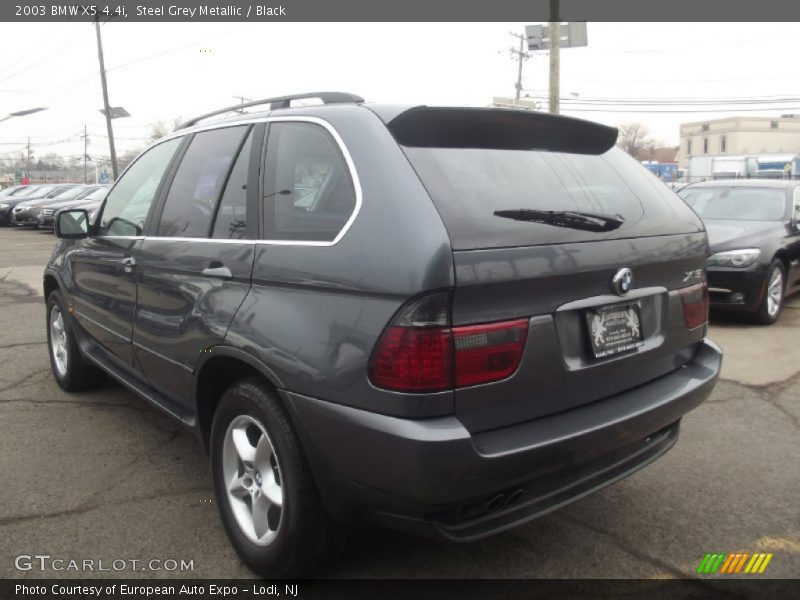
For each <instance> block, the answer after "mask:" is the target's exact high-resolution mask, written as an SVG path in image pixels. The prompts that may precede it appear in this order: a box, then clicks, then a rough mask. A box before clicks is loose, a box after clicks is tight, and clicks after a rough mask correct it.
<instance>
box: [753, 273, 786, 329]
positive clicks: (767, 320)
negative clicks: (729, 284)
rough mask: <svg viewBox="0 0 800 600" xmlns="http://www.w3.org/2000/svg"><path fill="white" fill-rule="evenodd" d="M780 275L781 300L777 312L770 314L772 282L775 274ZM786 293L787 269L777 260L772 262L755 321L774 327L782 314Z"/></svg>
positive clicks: (754, 317) (754, 315) (754, 316)
mask: <svg viewBox="0 0 800 600" xmlns="http://www.w3.org/2000/svg"><path fill="white" fill-rule="evenodd" d="M776 272H777V273H779V274H780V278H781V286H780V287H781V290H780V298H779V299H778V307H777V310H773V311H772V313H771V314H770V290H769V288H770V282H771V281H772V278H773V276H774V274H775V273H776ZM785 292H786V268H785V267H784V266H783V263H782V262H781V261H780V260H778V259H775V260H773V261H772V264H771V265H770V266H769V270H768V271H767V276H766V279H765V280H764V293H763V295H762V298H761V304H759V305H758V309H756V312H755V313H754V314H753V320H754V321H755V322H756V323H760V324H762V325H772V324H773V323H774V322H775V321H777V320H778V317H779V316H780V314H781V310H782V309H783V295H784V293H785Z"/></svg>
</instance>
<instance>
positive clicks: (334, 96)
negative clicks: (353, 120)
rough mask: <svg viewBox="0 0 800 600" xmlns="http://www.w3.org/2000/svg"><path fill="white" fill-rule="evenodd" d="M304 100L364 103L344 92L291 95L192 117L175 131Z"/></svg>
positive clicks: (287, 105)
mask: <svg viewBox="0 0 800 600" xmlns="http://www.w3.org/2000/svg"><path fill="white" fill-rule="evenodd" d="M306 98H318V99H320V100H322V103H323V104H337V103H353V104H358V103H361V102H364V99H363V98H362V97H361V96H356V95H355V94H348V93H346V92H309V93H308V94H292V95H290V96H276V97H275V98H264V99H263V100H253V101H252V102H245V103H244V104H235V105H233V106H228V107H227V108H221V109H219V110H215V111H213V112H210V113H206V114H204V115H200V116H199V117H194V118H192V119H189V120H188V121H184V122H183V123H181V124H180V125H178V126H177V127H176V128H175V129H185V128H186V127H191V126H192V125H196V124H197V123H199V122H200V121H205V120H206V119H208V118H209V117H213V116H216V115H221V114H224V113H227V112H233V111H237V110H241V109H243V108H249V107H251V106H260V105H262V104H269V108H270V110H274V109H276V108H289V106H291V102H292V100H304V99H306Z"/></svg>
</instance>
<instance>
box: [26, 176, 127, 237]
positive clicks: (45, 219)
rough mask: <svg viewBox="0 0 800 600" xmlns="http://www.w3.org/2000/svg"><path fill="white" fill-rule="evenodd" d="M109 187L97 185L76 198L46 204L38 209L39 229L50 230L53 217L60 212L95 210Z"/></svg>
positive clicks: (88, 188) (89, 187)
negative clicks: (71, 209) (78, 209)
mask: <svg viewBox="0 0 800 600" xmlns="http://www.w3.org/2000/svg"><path fill="white" fill-rule="evenodd" d="M110 189H111V186H109V185H98V186H91V185H90V186H87V187H86V189H84V190H83V191H82V192H81V193H80V194H79V195H77V197H74V198H70V199H67V200H62V201H60V202H56V203H54V204H48V205H47V206H44V207H42V208H40V209H39V215H38V221H39V228H40V229H41V228H44V229H52V228H53V221H54V219H55V215H56V213H57V212H58V211H60V210H66V209H70V208H84V209H86V210H87V211H90V212H91V211H92V210H96V209H97V207H98V206H100V204H101V203H102V202H103V200H105V197H106V196H107V195H108V192H109V190H110Z"/></svg>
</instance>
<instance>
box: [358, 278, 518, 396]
mask: <svg viewBox="0 0 800 600" xmlns="http://www.w3.org/2000/svg"><path fill="white" fill-rule="evenodd" d="M527 334H528V321H527V320H525V319H521V320H516V321H506V322H502V323H490V324H486V325H469V326H465V327H455V328H453V327H450V296H449V294H448V293H436V294H431V295H429V296H425V297H423V298H420V299H417V300H415V301H413V302H412V303H410V304H409V305H408V306H406V307H405V308H404V309H403V310H402V311H400V313H398V315H397V316H396V317H395V318H394V319H393V320H392V323H391V324H390V325H389V327H388V328H387V329H386V331H384V333H383V335H382V336H381V339H380V341H379V342H378V344H377V346H376V347H375V350H374V351H373V354H372V359H371V360H370V365H369V377H370V380H371V381H372V383H373V384H374V385H375V386H377V387H380V388H384V389H390V390H397V391H401V392H417V393H419V392H434V391H441V390H447V389H453V388H454V387H460V386H467V385H475V384H478V383H487V382H490V381H497V380H500V379H504V378H506V377H509V376H510V375H512V374H513V373H514V372H515V371H516V370H517V367H519V363H520V360H521V358H522V352H523V350H524V348H525V340H526V338H527Z"/></svg>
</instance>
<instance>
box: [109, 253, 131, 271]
mask: <svg viewBox="0 0 800 600" xmlns="http://www.w3.org/2000/svg"><path fill="white" fill-rule="evenodd" d="M111 262H113V263H117V264H118V265H122V270H123V271H125V272H126V273H130V272H132V271H133V267H135V266H136V259H135V258H133V257H132V256H126V257H125V258H120V259H119V260H112V261H111Z"/></svg>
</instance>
